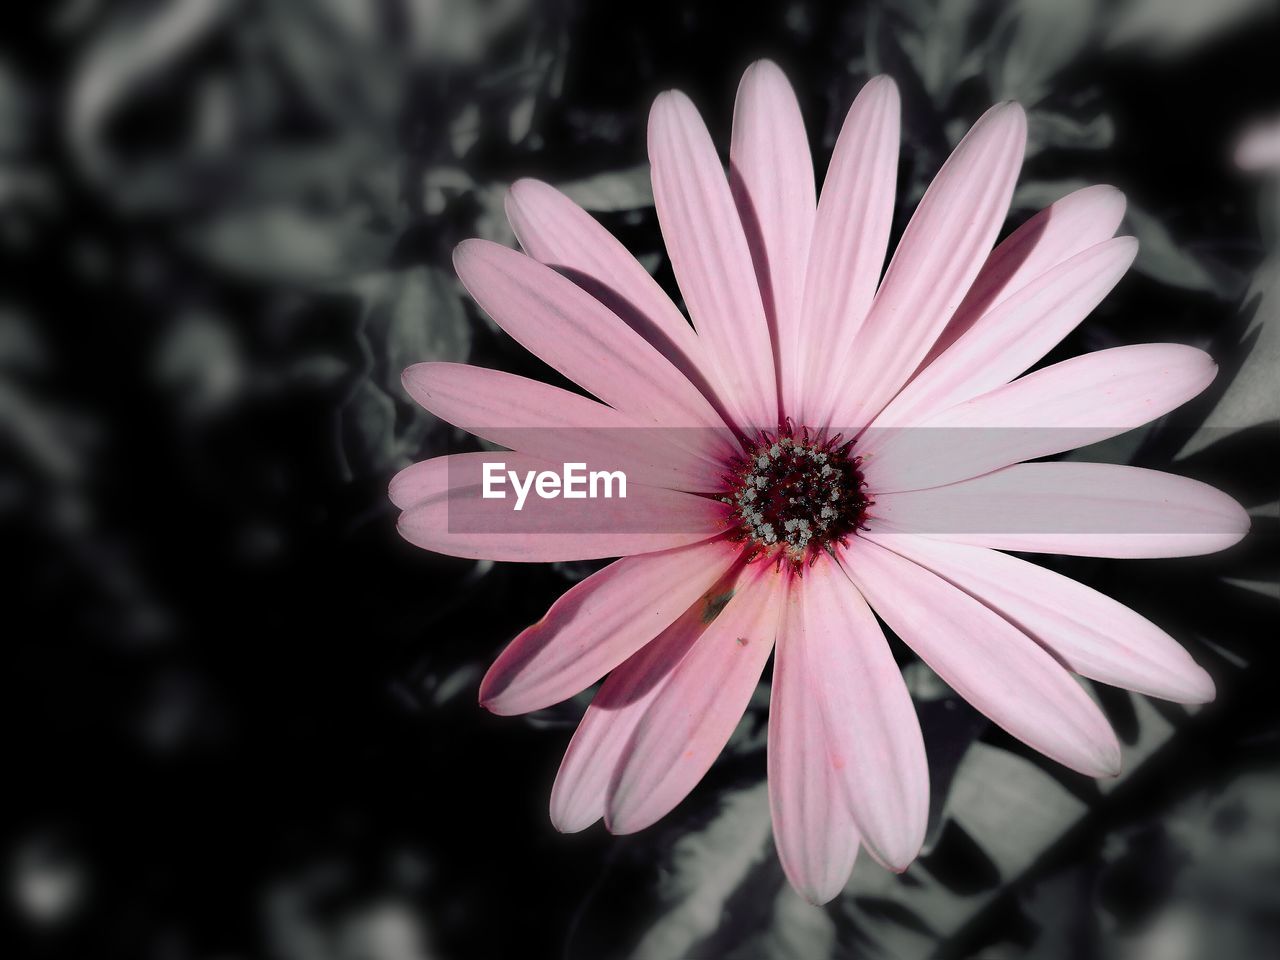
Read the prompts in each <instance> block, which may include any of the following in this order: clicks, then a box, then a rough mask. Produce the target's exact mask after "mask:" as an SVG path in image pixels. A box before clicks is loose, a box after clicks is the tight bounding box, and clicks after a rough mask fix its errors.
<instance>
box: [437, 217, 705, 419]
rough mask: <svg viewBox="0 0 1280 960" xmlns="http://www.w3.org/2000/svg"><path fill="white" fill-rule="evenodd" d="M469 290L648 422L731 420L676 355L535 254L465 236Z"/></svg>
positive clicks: (557, 363) (564, 367) (463, 264)
mask: <svg viewBox="0 0 1280 960" xmlns="http://www.w3.org/2000/svg"><path fill="white" fill-rule="evenodd" d="M453 262H454V267H455V269H456V270H457V271H458V276H459V278H461V280H462V283H463V285H464V286H466V288H467V290H468V291H469V292H470V293H471V296H473V297H474V298H475V300H476V302H477V303H478V304H480V306H481V307H483V308H484V310H485V312H486V313H488V314H489V316H491V317H493V319H494V321H495V322H496V323H497V324H498V325H499V326H500V327H502V329H503V330H505V331H506V332H507V333H508V334H510V335H511V336H512V337H513V338H514V339H515V340H516V341H518V342H519V343H520V345H521V346H523V347H524V348H525V349H526V350H528V351H529V352H530V353H532V354H534V355H535V356H537V357H539V358H540V359H542V360H544V361H545V362H546V363H548V364H550V365H551V366H552V367H555V368H556V369H557V370H559V371H560V372H561V373H563V374H564V375H565V376H566V377H568V378H569V379H570V380H572V381H573V382H574V383H576V384H578V386H580V387H582V388H583V389H584V390H586V391H587V392H588V393H591V394H594V395H595V396H597V397H599V398H600V399H601V400H603V401H604V402H605V403H607V404H609V405H610V406H611V407H615V408H617V409H618V410H622V411H624V412H626V413H629V414H631V415H632V416H633V417H634V418H635V419H636V420H637V421H639V422H641V423H644V424H646V425H657V426H663V427H710V428H721V429H723V427H724V423H723V421H722V420H721V419H720V417H719V416H718V415H717V414H716V412H715V411H714V410H713V409H712V408H711V405H710V403H709V402H708V401H707V399H706V398H705V397H704V396H703V395H702V394H701V393H699V392H698V390H697V389H696V388H695V387H694V386H693V384H691V383H690V382H689V381H688V380H687V379H686V378H685V377H684V376H683V375H682V374H681V373H680V371H678V370H677V369H676V368H675V367H673V366H672V365H671V363H670V362H669V361H668V360H667V359H666V358H664V357H663V356H662V355H661V354H660V353H658V351H657V350H655V349H654V348H653V347H652V346H651V345H650V344H649V343H648V342H646V341H645V339H644V338H643V337H641V336H640V334H638V333H636V332H635V331H634V330H632V329H631V328H630V327H628V326H627V325H626V324H625V323H623V322H622V321H621V320H620V319H619V318H618V317H617V315H616V314H614V313H613V312H611V311H610V310H609V309H608V308H606V307H605V306H604V305H603V304H601V303H600V302H599V301H598V300H596V299H595V298H594V297H593V296H591V295H590V294H589V293H587V292H586V291H584V290H583V289H581V288H580V287H578V286H577V285H576V284H574V283H573V282H572V281H571V280H567V279H566V278H564V277H562V276H560V274H558V273H556V272H555V271H554V270H552V269H551V268H550V267H547V266H544V265H543V264H541V263H538V261H536V260H534V259H532V258H531V257H526V256H525V255H524V254H521V253H517V252H516V251H514V250H509V249H507V248H506V247H503V246H499V245H498V244H496V243H491V242H489V241H488V240H464V241H463V242H462V243H460V244H458V247H457V249H456V250H455V251H454V254H453Z"/></svg>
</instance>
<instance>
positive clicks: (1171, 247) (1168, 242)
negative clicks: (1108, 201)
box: [1124, 202, 1218, 292]
mask: <svg viewBox="0 0 1280 960" xmlns="http://www.w3.org/2000/svg"><path fill="white" fill-rule="evenodd" d="M1124 220H1125V229H1127V230H1128V232H1129V233H1131V234H1133V235H1134V236H1135V237H1137V238H1138V243H1139V247H1138V258H1137V260H1135V261H1134V263H1133V268H1134V269H1135V270H1137V271H1139V272H1140V273H1145V274H1146V275H1147V276H1149V277H1151V278H1152V279H1155V280H1159V281H1160V282H1161V283H1166V284H1168V285H1169V286H1171V287H1179V288H1181V289H1183V290H1199V291H1205V292H1217V291H1218V283H1217V281H1216V280H1215V279H1214V276H1213V274H1212V273H1210V272H1209V270H1207V269H1206V268H1205V266H1204V264H1202V263H1201V262H1200V261H1199V260H1198V259H1196V258H1195V257H1194V256H1192V254H1191V253H1189V252H1188V251H1187V249H1186V248H1185V247H1182V246H1180V245H1179V244H1178V242H1177V241H1176V240H1175V239H1174V238H1173V235H1172V234H1171V233H1170V232H1169V229H1168V228H1167V227H1166V226H1165V225H1164V224H1163V223H1161V222H1160V220H1159V219H1158V218H1157V217H1155V216H1154V215H1153V214H1151V213H1150V212H1149V211H1147V210H1144V209H1143V208H1142V207H1140V206H1138V205H1136V204H1134V203H1132V202H1130V204H1129V206H1128V210H1127V211H1126V213H1125V218H1124Z"/></svg>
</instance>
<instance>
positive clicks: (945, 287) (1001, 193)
mask: <svg viewBox="0 0 1280 960" xmlns="http://www.w3.org/2000/svg"><path fill="white" fill-rule="evenodd" d="M1026 138H1027V119H1026V115H1025V114H1024V113H1023V112H1022V108H1021V107H1019V106H1018V105H1017V104H1016V103H1003V104H999V105H997V106H994V107H992V108H991V109H990V110H988V111H987V112H986V113H985V114H984V115H983V116H982V118H981V119H980V120H979V121H978V122H977V123H976V124H974V126H973V129H972V130H970V131H969V133H968V135H967V136H966V137H965V138H964V139H963V140H962V141H961V142H960V145H959V146H957V147H956V149H955V151H954V152H953V153H952V154H951V156H950V158H948V160H947V162H946V163H945V164H944V165H943V167H942V169H941V170H940V171H938V175H937V177H935V178H934V181H933V183H932V184H931V185H930V186H929V189H928V190H927V191H926V192H925V195H924V197H923V198H922V199H921V201H920V205H919V207H917V208H916V212H915V215H914V216H913V217H912V218H911V222H910V223H908V224H907V229H906V231H905V232H904V233H903V235H902V241H901V242H900V243H899V244H898V249H897V250H896V251H895V253H894V255H893V260H892V261H890V263H889V269H888V270H886V271H885V276H884V281H883V282H882V283H881V284H880V289H879V291H878V292H877V293H876V297H875V301H874V302H873V303H872V305H871V312H870V314H869V315H868V316H867V320H866V323H865V324H864V325H863V327H862V329H861V330H860V331H859V332H858V336H857V337H856V338H855V340H854V342H853V345H852V348H851V350H850V351H849V352H848V353H847V356H848V363H847V364H845V365H842V366H843V372H844V374H845V376H844V379H843V381H842V383H841V384H840V387H841V389H840V391H839V395H838V396H837V397H836V398H834V405H833V406H832V407H830V408H829V413H830V416H829V417H827V418H824V420H823V422H824V423H826V424H828V425H830V426H831V427H832V428H833V429H834V430H837V431H843V432H846V433H847V432H849V431H850V430H853V429H855V428H858V427H862V426H864V425H865V424H867V423H869V422H870V421H871V420H872V418H874V416H875V415H876V414H877V413H879V412H880V410H881V408H883V407H884V405H885V404H886V403H888V401H889V400H890V399H892V397H893V395H894V394H895V393H897V392H898V390H899V389H900V388H901V387H902V385H903V384H904V383H906V381H907V379H908V378H909V377H910V376H911V374H912V373H914V372H915V369H916V367H917V366H918V365H919V363H920V361H921V360H923V359H924V357H925V354H927V353H928V352H929V348H930V347H932V346H933V343H934V341H935V340H937V338H938V334H940V333H941V332H942V329H943V327H944V326H945V325H946V323H947V321H948V320H949V319H950V318H951V315H952V314H953V313H955V310H956V307H958V306H959V305H960V301H961V300H962V299H964V295H965V293H966V292H968V290H969V285H970V284H971V283H973V279H974V277H975V276H977V273H978V271H979V270H980V269H981V267H982V263H983V261H984V260H985V259H986V257H987V254H988V253H990V252H991V245H992V243H994V242H995V238H996V235H997V233H999V231H1000V226H1001V224H1003V223H1004V218H1005V214H1006V213H1007V212H1008V210H1009V198H1010V197H1011V196H1012V194H1013V185H1014V182H1015V181H1016V180H1017V177H1018V167H1019V166H1020V165H1021V163H1022V152H1023V148H1024V147H1025V145H1026Z"/></svg>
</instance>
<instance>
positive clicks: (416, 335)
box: [341, 266, 471, 476]
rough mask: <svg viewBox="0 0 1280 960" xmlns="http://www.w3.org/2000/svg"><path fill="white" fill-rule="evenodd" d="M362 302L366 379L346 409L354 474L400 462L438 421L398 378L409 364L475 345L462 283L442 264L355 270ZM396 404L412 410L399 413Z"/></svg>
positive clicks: (459, 357) (346, 447)
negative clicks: (364, 271) (370, 271)
mask: <svg viewBox="0 0 1280 960" xmlns="http://www.w3.org/2000/svg"><path fill="white" fill-rule="evenodd" d="M351 289H352V290H353V291H354V292H355V293H356V295H357V296H358V297H359V298H360V299H361V301H362V303H363V308H362V321H361V329H360V333H359V339H360V343H361V345H362V347H363V348H364V353H365V357H366V368H365V370H364V371H363V376H364V377H365V379H364V382H363V383H362V384H361V385H360V386H359V387H358V388H357V389H356V391H355V392H354V393H353V395H352V396H351V397H350V399H349V400H348V401H347V403H346V404H345V405H344V407H343V410H342V414H341V417H342V431H341V433H342V439H343V448H342V449H343V455H344V459H345V462H346V466H347V470H348V475H349V476H355V475H360V474H363V473H366V472H373V473H377V472H382V471H385V470H389V469H391V468H393V467H399V466H402V465H403V464H404V463H405V462H407V460H408V459H410V458H412V457H413V456H415V455H417V454H418V453H419V451H420V448H421V445H422V441H423V438H424V437H425V436H426V434H427V432H428V430H429V429H431V428H432V427H433V426H436V427H438V426H440V424H439V421H437V420H435V418H433V417H431V416H430V415H429V414H428V413H427V412H426V411H424V410H422V409H421V408H420V407H419V406H418V405H417V404H415V403H412V402H411V401H410V400H409V399H408V397H407V395H406V394H405V392H404V388H403V387H402V386H401V383H400V375H401V374H402V373H403V372H404V369H405V368H406V367H408V366H410V365H411V364H414V363H421V362H424V361H428V360H445V361H453V362H460V361H463V360H466V359H467V356H468V354H469V353H470V350H471V327H470V324H469V323H468V322H467V314H466V311H465V310H464V309H463V306H462V301H461V298H460V294H459V288H458V286H457V284H456V283H454V281H453V279H452V278H451V277H449V276H448V275H447V274H445V273H444V271H443V270H440V269H439V268H437V267H427V266H421V267H413V268H410V269H408V270H394V271H383V272H378V273H373V274H368V275H365V276H362V277H358V278H356V280H355V281H353V282H352V284H351ZM397 407H399V408H401V409H403V410H405V411H407V413H408V415H407V416H405V417H399V416H398V415H397Z"/></svg>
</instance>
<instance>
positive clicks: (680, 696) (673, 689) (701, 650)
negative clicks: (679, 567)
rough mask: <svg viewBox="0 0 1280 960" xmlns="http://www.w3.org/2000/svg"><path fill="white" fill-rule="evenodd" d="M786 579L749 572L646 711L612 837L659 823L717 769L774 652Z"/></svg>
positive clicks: (613, 790)
mask: <svg viewBox="0 0 1280 960" xmlns="http://www.w3.org/2000/svg"><path fill="white" fill-rule="evenodd" d="M788 575H789V574H787V573H786V572H783V571H779V570H777V569H775V568H774V567H772V566H768V565H765V564H755V565H752V566H750V567H747V568H745V570H744V572H743V574H742V577H741V579H740V580H739V581H738V584H737V591H736V592H735V593H734V595H733V597H732V598H730V600H729V602H728V603H727V604H725V606H724V609H723V610H722V611H721V612H720V615H719V616H718V617H716V619H715V620H714V621H712V623H711V624H710V625H709V626H708V627H707V630H706V632H705V633H703V635H702V636H701V637H700V638H699V639H698V641H697V642H696V643H695V644H694V645H693V648H692V649H691V650H690V651H689V652H688V653H687V654H686V655H685V657H684V659H683V660H681V661H680V663H679V665H678V666H677V667H676V669H675V670H674V671H673V672H672V674H671V676H670V678H669V679H668V680H667V682H666V684H664V685H663V688H662V690H661V691H659V693H658V695H657V697H655V698H654V701H653V703H652V704H651V705H650V706H649V709H648V710H646V711H645V714H644V716H643V717H642V718H641V719H640V722H639V723H638V724H637V725H636V730H635V733H634V735H633V736H632V738H631V742H630V743H629V744H628V746H627V750H626V755H625V756H624V757H623V760H622V765H621V767H620V769H619V771H618V773H617V775H616V776H615V777H614V781H613V783H612V785H611V787H610V790H609V799H608V804H607V806H606V809H605V824H606V825H607V826H608V828H609V830H610V831H611V832H612V833H634V832H635V831H637V830H642V829H644V828H645V827H647V826H649V825H650V824H651V823H654V822H655V821H657V820H659V819H660V818H661V817H663V816H664V815H665V814H666V813H667V812H668V811H670V810H671V809H672V808H673V807H674V806H675V805H676V804H677V803H679V802H680V801H681V800H683V799H684V798H685V796H687V795H688V793H689V791H690V790H692V789H693V788H694V786H695V785H696V784H697V783H698V781H699V780H701V779H702V777H703V775H704V774H705V773H706V772H707V771H708V770H709V769H710V768H711V764H712V763H714V762H715V759H716V756H717V755H719V753H720V751H721V750H722V749H723V748H724V745H725V744H726V743H727V742H728V740H729V737H730V735H731V734H732V733H733V730H734V728H735V727H736V726H737V725H738V721H739V720H740V719H741V718H742V714H743V712H744V711H745V710H746V708H747V704H748V703H749V702H750V700H751V694H752V693H753V692H754V691H755V688H756V684H757V683H759V681H760V674H761V672H762V671H763V670H764V665H765V662H766V661H767V660H768V659H769V651H770V650H772V649H773V641H774V637H775V635H776V634H777V629H778V619H779V616H780V614H781V608H782V601H783V596H784V591H783V587H784V585H785V577H787V576H788Z"/></svg>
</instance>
